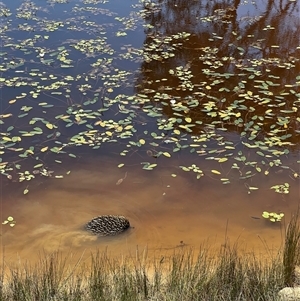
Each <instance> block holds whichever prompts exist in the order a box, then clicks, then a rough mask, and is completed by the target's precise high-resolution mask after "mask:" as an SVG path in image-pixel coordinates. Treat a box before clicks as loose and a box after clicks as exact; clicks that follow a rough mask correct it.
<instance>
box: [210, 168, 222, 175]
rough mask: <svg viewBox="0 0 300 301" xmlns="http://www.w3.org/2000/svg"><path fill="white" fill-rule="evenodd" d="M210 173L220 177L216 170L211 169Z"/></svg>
mask: <svg viewBox="0 0 300 301" xmlns="http://www.w3.org/2000/svg"><path fill="white" fill-rule="evenodd" d="M211 172H212V173H213V174H215V175H220V174H221V173H220V172H219V171H218V170H215V169H212V170H211Z"/></svg>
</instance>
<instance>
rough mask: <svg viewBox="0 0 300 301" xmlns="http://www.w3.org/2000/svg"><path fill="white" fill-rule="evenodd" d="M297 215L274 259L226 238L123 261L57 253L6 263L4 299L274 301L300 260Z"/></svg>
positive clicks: (0, 294)
mask: <svg viewBox="0 0 300 301" xmlns="http://www.w3.org/2000/svg"><path fill="white" fill-rule="evenodd" d="M299 240H300V228H299V226H298V214H296V215H295V216H294V217H292V220H291V222H290V223H289V226H288V228H287V231H286V237H285V244H284V247H283V250H282V252H280V250H279V251H278V254H277V255H275V256H274V258H264V259H263V258H257V257H256V256H255V255H254V254H253V253H252V254H239V253H238V246H237V245H233V246H230V244H228V243H225V245H223V246H222V247H221V249H220V251H219V252H217V253H215V254H213V253H212V252H211V251H209V248H207V247H206V246H202V247H201V248H200V250H199V252H198V253H197V254H195V252H194V250H192V249H189V250H187V249H185V248H181V249H180V250H179V251H177V252H174V254H173V255H171V256H167V255H165V256H164V257H161V256H160V257H159V258H154V257H153V258H152V259H151V258H148V256H147V254H146V253H145V252H144V253H143V252H142V253H141V254H140V253H139V252H137V254H136V256H135V257H134V258H133V257H126V258H122V260H118V259H115V258H111V257H109V256H108V255H107V253H105V252H104V253H100V252H98V253H96V254H93V255H91V260H90V263H87V261H85V263H82V262H81V261H80V260H79V261H78V262H77V264H76V265H75V267H74V265H73V266H72V267H71V268H70V265H69V264H67V258H62V257H61V256H60V255H59V254H58V253H55V254H52V255H51V256H46V255H45V257H44V258H42V259H41V260H40V262H39V264H38V265H36V266H34V267H33V266H29V265H27V266H24V267H19V268H12V267H10V268H9V267H8V269H7V266H6V269H5V270H4V266H5V264H3V265H2V272H1V273H0V281H1V282H0V300H1V301H8V300H9V301H12V300H13V301H33V300H36V301H51V300H53V301H56V300H57V301H58V300H59V301H69V300H70V301H71V300H72V301H75V300H76V301H81V300H82V301H92V300H93V301H94V300H100V301H101V300H103V301H104V300H105V301H135V300H137V301H138V300H141V301H146V300H147V301H148V300H149V301H178V300H180V301H193V300H195V301H196V300H212V301H214V300H216V301H219V300H220V301H221V300H224V301H225V300H226V301H227V300H230V301H235V300H236V301H238V300H239V301H243V300H244V301H252V300H253V301H263V300H265V301H271V300H274V301H275V300H278V295H277V294H278V292H279V290H281V289H282V288H283V287H285V286H287V285H289V286H292V285H293V284H294V281H295V273H294V269H295V267H296V265H298V264H299V250H300V249H299Z"/></svg>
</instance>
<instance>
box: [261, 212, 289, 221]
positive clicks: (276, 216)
mask: <svg viewBox="0 0 300 301" xmlns="http://www.w3.org/2000/svg"><path fill="white" fill-rule="evenodd" d="M262 217H263V218H265V219H267V220H269V221H270V222H272V223H275V222H280V221H281V219H282V218H283V217H284V213H275V212H267V211H264V212H263V213H262Z"/></svg>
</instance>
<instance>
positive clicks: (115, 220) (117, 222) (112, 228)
mask: <svg viewBox="0 0 300 301" xmlns="http://www.w3.org/2000/svg"><path fill="white" fill-rule="evenodd" d="M129 227H130V223H129V220H128V219H127V218H125V217H124V216H118V215H100V216H98V217H94V218H93V219H92V220H91V221H89V222H88V223H87V224H86V226H85V228H86V229H87V230H88V231H90V232H92V233H94V234H97V235H100V236H109V235H117V234H120V233H122V232H123V231H125V230H126V229H128V228H129Z"/></svg>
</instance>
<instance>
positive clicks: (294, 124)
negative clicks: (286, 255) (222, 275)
mask: <svg viewBox="0 0 300 301" xmlns="http://www.w3.org/2000/svg"><path fill="white" fill-rule="evenodd" d="M10 2H12V3H5V2H4V3H0V16H1V24H2V25H1V40H2V41H3V42H2V47H1V49H0V55H1V64H0V68H1V74H0V86H1V106H0V126H1V131H0V156H1V158H0V172H1V178H0V179H1V207H0V209H1V219H2V221H5V220H6V222H4V224H2V225H1V226H2V227H1V247H2V249H1V252H4V256H5V260H6V261H10V262H13V261H15V260H16V259H21V260H27V259H28V260H30V261H36V260H37V259H38V258H39V256H40V254H42V253H43V252H46V253H51V252H54V251H56V250H60V251H61V252H62V253H63V254H65V255H67V254H69V253H70V252H71V253H76V254H78V256H81V254H83V253H85V254H90V252H93V251H95V250H102V251H105V250H106V249H107V250H108V252H109V253H110V254H112V255H114V256H119V255H124V254H135V252H136V250H137V248H138V249H139V250H145V249H147V252H148V254H152V255H154V254H162V253H168V252H174V250H180V249H184V248H189V247H193V248H198V247H199V246H200V245H201V244H203V243H204V242H208V244H209V245H211V246H212V247H213V246H216V247H217V248H218V247H219V246H220V245H221V244H224V242H225V241H226V239H229V240H230V241H231V242H233V243H234V242H236V241H238V242H239V244H240V246H241V248H244V247H245V248H246V249H247V250H248V251H249V250H250V251H252V250H254V251H255V252H256V253H260V254H266V253H267V252H269V251H270V250H273V251H275V252H276V250H278V249H279V248H280V246H281V245H282V242H283V237H284V231H285V226H286V225H287V223H288V221H289V218H290V216H291V214H292V213H293V212H295V210H296V209H297V208H298V205H299V200H300V179H299V174H300V153H299V147H300V89H299V86H300V60H299V58H300V19H299V1H297V0H296V1H281V2H280V3H278V1H268V3H267V4H266V3H265V2H264V1H256V2H250V1H249V2H248V1H193V2H192V3H189V4H188V5H187V1H167V0H165V1H118V0H113V1H106V0H101V1H100V0H82V1H78V0H74V1H64V0H60V1H58V0H57V1H56V0H49V1H21V2H20V3H18V4H16V2H14V1H10ZM265 211H267V212H269V213H270V212H273V213H277V214H280V213H284V217H283V218H282V220H281V221H275V222H272V221H270V220H269V218H263V217H262V213H263V212H265ZM103 214H115V215H124V216H126V217H127V218H128V219H129V220H130V223H131V226H132V228H130V229H129V230H128V231H126V232H125V233H123V234H121V235H119V236H117V237H101V238H97V237H96V236H94V235H91V234H89V233H87V232H86V231H85V230H84V227H83V226H84V224H85V223H86V222H87V221H89V220H90V219H92V218H93V217H95V216H98V215H103ZM9 216H10V217H12V218H13V221H12V220H7V218H8V217H9ZM12 218H11V219H12ZM270 218H272V217H270ZM266 246H268V247H266ZM268 248H269V250H268Z"/></svg>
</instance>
